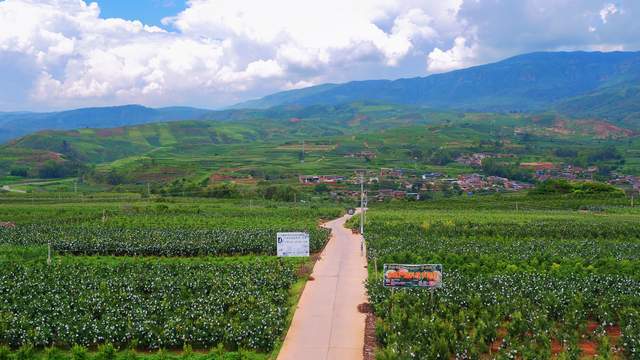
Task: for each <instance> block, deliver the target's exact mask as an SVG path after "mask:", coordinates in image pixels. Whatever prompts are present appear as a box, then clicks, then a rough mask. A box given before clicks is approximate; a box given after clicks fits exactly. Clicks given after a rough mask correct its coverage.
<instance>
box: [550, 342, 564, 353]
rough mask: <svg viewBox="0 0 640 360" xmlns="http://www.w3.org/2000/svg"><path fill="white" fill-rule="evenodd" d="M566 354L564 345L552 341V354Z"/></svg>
mask: <svg viewBox="0 0 640 360" xmlns="http://www.w3.org/2000/svg"><path fill="white" fill-rule="evenodd" d="M562 352H564V346H563V345H562V343H561V342H560V341H558V340H556V339H553V340H551V354H552V355H558V354H560V353H562Z"/></svg>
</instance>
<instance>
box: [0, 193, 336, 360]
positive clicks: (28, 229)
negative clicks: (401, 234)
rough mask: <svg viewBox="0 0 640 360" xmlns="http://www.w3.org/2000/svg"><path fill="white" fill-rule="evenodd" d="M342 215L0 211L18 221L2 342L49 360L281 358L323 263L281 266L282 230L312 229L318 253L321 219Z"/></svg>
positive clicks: (3, 235)
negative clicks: (55, 356) (87, 359)
mask: <svg viewBox="0 0 640 360" xmlns="http://www.w3.org/2000/svg"><path fill="white" fill-rule="evenodd" d="M340 212H341V211H340V210H339V209H338V208H336V207H334V206H322V205H320V206H318V205H315V206H305V205H302V204H301V205H297V206H292V207H284V206H282V204H278V203H272V202H255V203H253V202H252V203H250V204H249V203H247V204H244V203H242V204H238V203H232V202H225V201H207V200H198V199H188V200H186V199H185V200H182V201H176V200H168V201H162V202H156V201H143V200H134V199H132V200H130V201H127V202H124V201H120V200H118V201H109V200H108V199H106V200H105V201H95V202H83V203H78V202H75V201H68V202H65V201H57V202H55V203H46V202H43V203H38V202H35V203H34V202H33V201H24V202H20V201H18V200H16V201H14V202H13V203H10V204H5V205H0V214H1V215H0V216H1V217H2V219H3V220H4V221H8V222H11V223H13V224H15V227H6V228H2V229H0V303H2V304H3V307H2V310H1V311H0V344H2V345H3V346H8V347H10V348H12V349H14V351H16V353H15V354H16V356H18V354H20V353H21V352H28V353H31V354H32V356H36V357H37V356H42V357H43V358H44V357H46V356H48V355H46V354H48V353H49V352H51V351H52V350H47V351H45V349H49V348H50V347H55V348H57V349H59V353H60V354H62V355H60V356H66V355H64V354H68V355H69V356H72V355H73V351H71V350H70V349H71V348H72V347H74V346H75V348H74V349H75V351H76V352H77V351H80V352H82V351H89V354H91V353H92V352H95V351H97V352H95V354H96V355H95V356H98V357H100V356H103V355H101V354H103V353H104V352H108V351H109V349H112V350H113V351H115V352H118V349H119V350H126V349H129V350H128V352H125V353H126V354H128V355H127V356H141V357H145V356H150V355H147V354H146V353H147V352H149V351H151V352H152V353H155V352H157V351H160V353H163V354H165V355H163V356H173V355H171V354H173V353H176V352H182V353H185V352H186V353H190V352H191V351H197V352H198V353H206V352H207V351H208V350H209V349H215V351H213V352H212V353H211V356H214V357H213V358H217V357H215V356H220V358H229V359H231V357H229V356H243V357H242V358H256V359H258V358H269V357H270V356H271V355H270V354H271V352H273V351H276V352H277V348H278V344H279V343H280V342H281V341H282V339H283V336H284V333H285V331H286V329H287V327H288V322H289V321H290V319H291V316H292V313H291V306H292V305H294V304H295V302H296V300H297V296H299V293H300V291H301V289H302V287H303V285H304V282H305V281H306V279H307V276H308V274H309V268H310V265H311V263H310V262H309V260H306V259H301V258H292V259H278V258H276V257H275V256H274V255H275V233H276V232H277V231H307V232H309V233H310V235H311V244H310V247H311V250H312V252H317V251H319V250H320V249H321V248H322V247H323V246H324V244H325V243H326V241H327V240H328V238H329V232H328V230H325V229H321V228H320V227H319V222H320V221H321V220H322V219H328V218H333V217H336V216H338V215H339V214H340ZM49 243H50V244H51V247H52V250H53V261H52V263H51V264H50V265H48V264H47V245H48V244H49ZM79 346H81V347H82V348H79ZM98 348H100V349H99V350H97V349H98ZM16 349H17V350H16ZM30 349H31V350H30ZM191 349H194V350H191ZM3 351H6V348H0V352H3ZM136 354H137V355H136ZM215 354H218V355H215ZM234 354H235V355H234ZM123 356H124V355H123ZM158 356H160V355H158ZM74 358H75V357H74Z"/></svg>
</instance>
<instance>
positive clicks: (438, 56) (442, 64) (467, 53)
mask: <svg viewBox="0 0 640 360" xmlns="http://www.w3.org/2000/svg"><path fill="white" fill-rule="evenodd" d="M476 49H477V45H473V46H467V39H465V38H463V37H457V38H456V39H455V40H454V44H453V47H452V48H451V49H449V50H447V51H442V50H440V49H439V48H435V49H434V50H433V51H432V52H431V53H429V55H428V56H427V70H428V71H429V72H433V73H437V72H445V71H450V70H454V69H460V68H463V67H467V66H469V65H473V63H474V61H475V60H476Z"/></svg>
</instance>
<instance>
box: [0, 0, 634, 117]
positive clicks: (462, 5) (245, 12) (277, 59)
mask: <svg viewBox="0 0 640 360" xmlns="http://www.w3.org/2000/svg"><path fill="white" fill-rule="evenodd" d="M97 1H98V2H97V3H95V2H87V1H83V0H4V1H0V64H2V65H3V70H4V71H3V73H2V74H0V81H2V82H3V84H8V85H9V86H4V87H2V88H0V107H1V108H0V110H3V109H4V110H11V109H47V108H64V107H74V106H89V105H110V104H119V103H143V104H146V105H152V106H153V105H174V104H185V105H198V106H208V107H216V106H221V105H226V104H231V103H234V102H237V101H242V100H246V99H247V98H251V97H257V96H262V95H265V94H268V93H271V92H274V91H278V90H282V89H294V88H300V87H305V86H308V85H312V84H320V83H324V82H336V81H348V80H354V79H355V80H357V79H368V78H380V77H386V78H395V77H403V76H417V75H426V74H429V73H433V72H442V71H448V70H452V69H457V68H461V67H466V66H470V65H475V64H479V63H483V62H487V61H492V60H497V59H500V58H502V57H506V56H510V55H515V54H517V53H522V52H528V51H540V50H557V49H614V48H615V49H634V48H638V45H639V44H638V41H639V40H638V38H637V36H636V34H638V33H640V27H639V26H640V25H638V22H637V21H635V19H634V16H633V15H635V13H637V12H638V11H639V10H640V9H638V8H639V6H640V5H638V2H636V1H631V0H626V1H624V0H622V1H620V2H617V3H615V4H614V3H608V2H605V3H603V2H602V1H601V0H585V1H581V2H575V1H555V0H522V1H509V2H505V1H501V0H350V1H344V0H324V1H300V0H272V1H263V0H190V1H188V3H187V8H186V9H185V10H184V11H182V12H180V13H178V14H175V16H172V17H169V18H166V19H164V20H163V24H164V25H165V28H164V29H163V28H159V27H155V26H149V25H146V24H143V23H141V22H140V21H128V20H124V19H118V18H112V19H104V18H102V17H101V15H100V6H99V4H100V2H101V1H102V0H97ZM613 16H615V17H616V21H611V19H612V17H613ZM585 29H587V30H588V31H585Z"/></svg>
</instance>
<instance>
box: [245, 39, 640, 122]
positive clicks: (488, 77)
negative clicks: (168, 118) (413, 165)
mask: <svg viewBox="0 0 640 360" xmlns="http://www.w3.org/2000/svg"><path fill="white" fill-rule="evenodd" d="M633 84H635V85H639V84H640V52H606V53H605V52H538V53H531V54H524V55H519V56H515V57H512V58H509V59H506V60H503V61H499V62H496V63H492V64H486V65H480V66H474V67H471V68H467V69H462V70H456V71H452V72H448V73H443V74H434V75H430V76H427V77H417V78H410V79H398V80H368V81H353V82H348V83H345V84H339V85H336V84H325V85H319V86H315V87H310V88H305V89H300V90H290V91H286V92H280V93H276V94H272V95H269V96H266V97H264V98H262V99H258V100H254V101H248V102H244V103H241V104H238V105H235V106H234V107H233V108H268V107H273V106H283V105H300V106H308V105H332V104H339V103H348V102H354V101H379V102H383V103H390V104H403V105H418V106H426V107H430V108H437V109H456V110H464V111H545V110H550V109H556V108H557V109H560V110H563V109H570V108H572V107H571V106H568V105H567V106H564V102H565V101H570V102H571V103H575V101H576V100H577V98H579V97H581V96H587V95H589V96H590V99H591V101H586V102H585V101H583V102H582V105H585V106H587V107H586V108H582V109H581V114H582V115H585V116H589V115H590V111H589V110H590V109H591V108H594V110H595V109H599V111H594V114H599V115H601V116H602V115H605V116H606V115H607V112H606V111H605V114H603V113H602V109H603V106H604V107H605V108H606V107H607V106H606V103H604V104H603V103H602V102H603V101H610V100H611V98H610V97H594V96H593V93H597V92H599V91H601V90H603V89H609V93H612V92H614V93H615V88H616V87H618V86H624V87H628V86H630V85H633ZM612 89H613V90H612ZM566 115H570V114H566ZM626 115H627V114H624V116H625V117H626ZM616 116H617V117H618V118H619V117H620V114H616ZM614 120H615V119H614Z"/></svg>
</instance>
